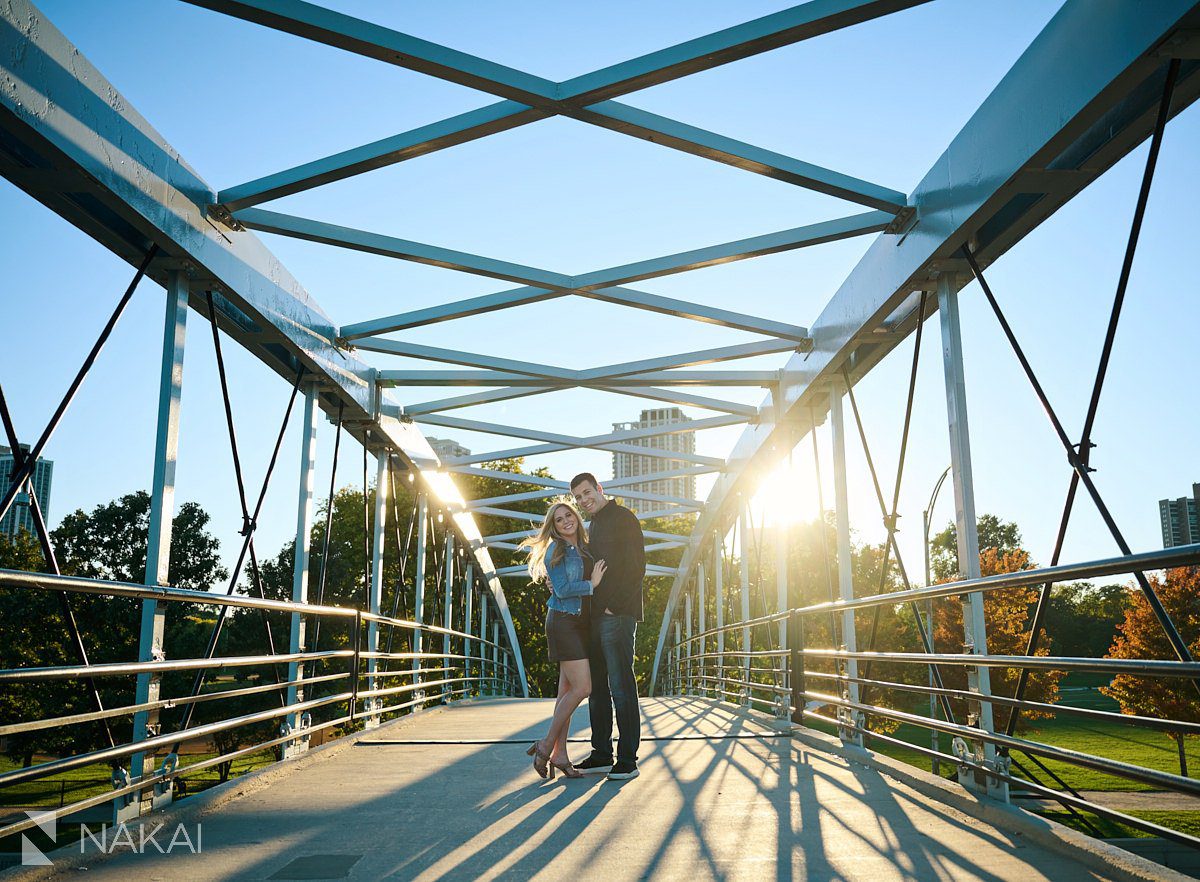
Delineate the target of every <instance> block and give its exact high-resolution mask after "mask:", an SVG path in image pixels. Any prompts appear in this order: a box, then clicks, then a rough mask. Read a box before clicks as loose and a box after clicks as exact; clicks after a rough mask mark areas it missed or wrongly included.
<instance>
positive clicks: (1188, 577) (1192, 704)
mask: <svg viewBox="0 0 1200 882" xmlns="http://www.w3.org/2000/svg"><path fill="white" fill-rule="evenodd" d="M1149 579H1150V584H1151V586H1152V587H1153V588H1154V593H1155V594H1157V595H1158V599H1159V600H1160V601H1162V605H1163V608H1164V609H1166V611H1167V615H1169V616H1170V617H1171V621H1172V622H1174V623H1175V627H1176V628H1177V629H1178V630H1179V634H1180V636H1181V637H1183V640H1184V642H1185V643H1186V644H1187V646H1188V649H1189V650H1190V651H1191V653H1192V656H1193V657H1195V656H1197V655H1200V567H1179V568H1177V569H1173V570H1167V572H1166V577H1165V578H1161V579H1160V578H1156V577H1153V576H1151V577H1149ZM1117 631H1118V634H1117V638H1116V639H1115V640H1114V641H1113V645H1112V647H1111V648H1110V649H1109V651H1108V655H1109V657H1111V658H1145V659H1174V658H1175V657H1176V656H1175V653H1174V652H1173V651H1172V649H1171V644H1170V643H1169V642H1168V640H1167V635H1166V634H1165V633H1163V629H1162V625H1160V624H1159V622H1158V618H1157V617H1156V616H1155V615H1154V611H1153V610H1152V609H1151V608H1150V604H1149V603H1148V602H1147V600H1146V597H1145V595H1143V594H1142V593H1141V592H1140V591H1139V592H1134V593H1133V603H1132V605H1131V606H1130V607H1129V608H1128V609H1127V610H1126V611H1125V621H1124V622H1122V623H1121V624H1120V625H1118V626H1117ZM1100 691H1101V692H1103V693H1104V694H1105V695H1108V696H1109V697H1110V698H1115V699H1116V700H1117V701H1118V702H1120V703H1121V712H1122V713H1125V714H1139V715H1142V716H1149V717H1158V718H1160V719H1165V720H1180V721H1183V722H1189V723H1197V722H1200V698H1198V697H1197V695H1196V690H1195V689H1194V688H1193V686H1192V684H1191V683H1189V682H1188V681H1187V680H1184V679H1176V678H1164V677H1136V676H1134V675H1132V674H1118V675H1117V676H1116V677H1114V678H1113V681H1112V683H1111V684H1110V685H1109V686H1107V687H1104V688H1101V690H1100ZM1170 737H1171V739H1172V740H1173V741H1174V742H1175V746H1176V748H1177V749H1178V751H1179V772H1180V774H1181V775H1187V773H1188V771H1187V754H1186V753H1185V752H1184V745H1183V734H1182V733H1180V732H1172V733H1170Z"/></svg>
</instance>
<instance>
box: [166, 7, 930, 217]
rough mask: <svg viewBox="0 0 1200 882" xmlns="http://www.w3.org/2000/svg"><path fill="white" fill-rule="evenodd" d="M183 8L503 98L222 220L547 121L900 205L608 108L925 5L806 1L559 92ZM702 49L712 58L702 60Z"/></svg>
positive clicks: (862, 188)
mask: <svg viewBox="0 0 1200 882" xmlns="http://www.w3.org/2000/svg"><path fill="white" fill-rule="evenodd" d="M188 2H191V3H193V4H194V5H196V6H202V7H205V8H208V9H213V10H216V11H219V12H223V13H225V14H227V15H231V16H235V17H237V18H241V19H244V20H246V21H252V22H255V23H256V24H260V25H263V26H266V27H270V28H274V29H276V30H281V31H285V32H287V33H291V34H295V35H297V36H300V37H303V38H305V39H309V40H314V41H316V42H320V43H324V44H326V45H329V46H334V47H337V48H339V49H343V50H345V51H347V52H353V53H355V54H358V55H363V56H366V57H368V58H373V59H376V60H378V61H383V62H386V63H389V64H394V65H397V66H399V67H403V68H406V69H408V70H414V71H417V72H420V73H423V74H426V75H428V76H433V77H438V78H440V79H444V80H447V81H449V82H453V83H457V84H459V85H463V86H468V87H470V88H473V89H478V90H480V91H483V92H488V93H490V94H493V95H497V96H499V97H500V98H503V99H506V100H505V101H503V102H501V103H500V104H494V105H492V106H490V107H487V108H483V109H481V110H480V111H477V112H476V113H475V115H470V114H467V115H460V116H459V117H456V118H454V119H453V120H443V121H442V122H439V123H435V124H434V125H433V126H427V127H423V129H422V130H418V131H417V132H409V133H403V134H400V135H397V136H395V137H393V138H386V139H384V140H382V141H376V142H374V143H373V144H369V145H366V146H364V147H359V148H355V149H354V150H351V151H343V152H342V153H339V154H336V155H334V156H330V157H326V158H324V159H320V160H316V161H314V162H309V163H305V164H304V165H301V166H297V167H296V168H293V169H289V170H287V171H284V172H280V173H278V174H274V175H270V176H268V177H265V178H259V179H257V180H254V181H249V182H247V183H245V184H241V185H239V186H236V187H232V188H230V189H228V190H224V191H222V192H221V194H220V195H219V197H218V199H219V201H220V203H221V204H222V205H223V206H224V207H225V209H226V210H228V211H236V210H239V209H242V208H246V207H248V206H250V205H254V204H257V203H260V202H264V201H267V200H268V199H277V198H280V197H281V196H286V195H290V194H293V193H298V192H301V191H303V190H307V189H311V188H312V187H316V186H320V185H321V184H325V183H330V182H332V181H336V180H342V179H344V178H347V177H351V176H353V175H356V174H361V173H363V172H366V171H370V170H372V169H376V168H382V167H384V166H386V165H390V164H393V163H395V162H401V161H403V160H405V159H409V158H412V157H413V156H420V155H424V154H426V153H430V152H432V151H433V150H436V149H443V148H444V147H448V146H452V145H453V144H461V143H465V142H466V141H468V140H473V139H475V138H477V137H483V136H486V135H488V134H493V133H495V132H496V131H503V130H504V129H507V128H514V127H516V126H518V125H524V124H527V123H530V122H534V121H536V120H538V119H544V118H546V117H548V116H554V115H563V116H567V117H570V118H573V119H576V120H579V121H581V122H585V123H590V124H592V125H599V126H602V127H604V128H608V129H610V130H613V131H619V132H623V133H625V134H628V135H632V136H634V137H637V138H642V139H644V140H650V141H654V142H655V143H659V144H663V145H665V146H668V147H672V148H675V149H678V150H684V151H686V152H688V153H691V154H693V155H696V156H701V157H703V158H706V159H711V160H714V161H717V162H722V163H725V164H727V165H732V166H735V167H737V168H742V169H745V170H747V171H751V172H755V173H757V174H765V175H767V176H768V177H772V178H776V179H778V180H784V181H788V182H789V183H793V184H797V185H800V186H803V187H807V188H808V189H812V190H815V191H817V192H821V193H826V194H829V195H832V196H836V197H839V198H842V199H847V200H850V201H853V202H858V203H861V204H863V205H868V206H871V207H873V208H879V209H883V210H886V211H890V212H892V213H893V214H894V213H896V212H897V211H899V210H900V209H901V208H903V207H904V205H905V201H906V200H905V197H904V194H903V193H900V192H898V191H895V190H891V189H888V188H886V187H881V186H879V185H877V184H872V183H870V182H867V181H862V180H859V179H857V178H853V177H851V176H849V175H844V174H840V173H838V172H833V171H830V170H828V169H824V168H821V167H820V166H816V165H812V164H811V163H804V162H801V161H799V160H795V159H791V158H790V157H785V156H780V155H779V154H774V153H771V152H770V151H766V150H760V149H758V148H754V147H752V146H751V145H748V144H741V143H740V142H737V141H734V140H733V139H730V138H724V137H722V136H720V135H715V134H713V133H711V132H705V131H703V130H701V129H697V128H695V127H693V126H687V125H684V124H682V123H678V122H676V121H674V120H669V119H665V118H663V117H659V116H656V115H655V114H650V113H646V112H645V111H640V110H638V109H636V108H633V107H629V106H627V105H623V104H619V103H618V102H616V101H614V100H612V98H613V96H615V95H622V94H626V93H628V92H630V91H636V90H639V89H644V88H647V87H648V86H650V85H655V84H658V83H661V82H667V81H669V80H671V79H675V78H676V77H680V76H685V75H687V74H689V73H695V72H697V71H699V70H704V69H707V68H710V67H715V66H717V65H721V64H727V63H729V62H731V61H736V60H738V59H740V58H746V57H749V56H751V55H755V54H758V53H760V52H766V51H769V50H771V49H775V48H778V47H780V46H786V45H790V44H792V43H796V42H799V41H801V40H806V39H809V38H811V37H815V36H819V35H821V34H825V33H830V32H832V31H835V30H839V29H841V28H844V27H848V26H850V25H854V24H858V23H860V22H863V21H868V20H870V19H872V18H877V17H879V16H882V15H887V14H889V13H892V12H895V11H897V10H900V9H905V8H908V7H911V6H916V5H918V4H919V3H921V2H924V0H814V2H809V3H805V4H802V5H800V6H797V7H794V8H793V9H790V10H784V11H782V12H779V13H775V14H773V15H768V16H764V17H762V18H759V19H756V20H754V21H750V22H746V23H745V24H742V25H738V26H737V27H734V28H726V29H725V30H722V31H718V32H716V33H714V34H710V35H708V36H707V37H701V38H698V39H695V40H689V41H688V42H686V43H682V44H679V45H677V46H674V47H669V48H667V49H664V50H661V51H660V52H656V53H651V54H649V55H644V56H642V57H640V58H637V59H633V60H631V61H628V62H626V63H624V64H622V65H615V66H613V67H609V68H605V69H603V70H599V71H594V72H592V73H591V74H586V75H584V76H582V77H576V78H574V79H572V80H568V81H567V82H564V83H556V82H553V81H551V80H546V79H543V78H541V77H536V76H533V75H531V74H527V73H525V72H523V71H519V70H515V69H513V68H510V67H506V66H504V65H499V64H495V63H494V62H490V61H487V60H486V59H482V58H478V57H475V56H472V55H468V54H467V53H463V52H458V51H456V50H453V49H449V48H448V47H445V46H440V45H437V44H435V43H430V42H428V41H426V40H420V39H418V38H415V37H412V36H410V35H408V34H403V33H400V32H398V31H394V30H392V29H390V28H386V27H383V26H381V25H376V24H372V23H371V22H367V21H363V20H361V19H357V18H354V17H352V16H349V15H343V14H341V13H337V12H334V11H332V10H329V9H324V8H321V7H319V6H313V5H311V4H300V3H287V4H284V3H281V2H280V0H188ZM707 47H711V51H705V50H706V48H707ZM656 65H658V67H656ZM464 117H465V118H464Z"/></svg>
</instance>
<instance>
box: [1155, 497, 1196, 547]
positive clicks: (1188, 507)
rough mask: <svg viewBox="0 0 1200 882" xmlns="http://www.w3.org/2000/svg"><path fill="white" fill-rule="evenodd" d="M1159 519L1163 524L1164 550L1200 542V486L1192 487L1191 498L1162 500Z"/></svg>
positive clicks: (1159, 503)
mask: <svg viewBox="0 0 1200 882" xmlns="http://www.w3.org/2000/svg"><path fill="white" fill-rule="evenodd" d="M1158 517H1159V520H1160V521H1161V522H1162V537H1163V548H1172V547H1173V546H1176V545H1192V544H1194V543H1197V542H1200V484H1193V485H1192V495H1191V496H1180V497H1179V498H1178V499H1160V500H1159V501H1158Z"/></svg>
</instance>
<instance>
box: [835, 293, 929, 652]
mask: <svg viewBox="0 0 1200 882" xmlns="http://www.w3.org/2000/svg"><path fill="white" fill-rule="evenodd" d="M927 297H928V294H927V293H926V292H925V291H922V292H921V300H920V303H919V305H918V306H917V330H916V335H915V339H914V341H913V356H912V368H911V370H910V372H909V378H908V396H907V398H906V400H905V407H904V428H903V430H902V431H901V434H900V455H899V457H898V459H897V462H896V483H895V488H894V490H893V493H892V507H891V511H890V512H889V511H888V509H887V508H886V507H885V506H884V502H883V493H882V492H881V490H880V486H879V479H878V477H877V476H876V474H875V466H874V463H873V462H872V461H871V455H870V452H869V450H868V448H867V436H866V433H865V431H864V430H863V424H862V420H861V419H860V418H859V414H858V405H857V403H856V402H855V399H854V392H853V387H851V385H850V378H849V377H846V389H847V391H848V393H849V394H850V401H851V404H853V406H854V419H855V423H856V424H857V425H858V434H859V437H860V438H861V439H862V443H863V450H864V451H866V452H867V464H868V465H869V466H870V467H871V479H872V481H874V483H875V495H876V496H877V497H878V499H879V507H880V510H881V511H880V513H881V514H882V515H883V526H884V528H885V529H886V530H887V534H888V538H887V542H886V543H885V544H884V549H883V563H882V564H881V566H880V568H879V589H878V591H877V592H876V593H877V594H882V593H883V589H884V587H885V586H886V585H887V572H888V563H889V557H890V554H891V551H892V548H893V546H895V544H896V543H895V537H896V521H897V519H898V518H899V514H898V513H897V509H898V508H899V506H900V487H901V483H902V481H903V478H904V463H905V459H906V455H907V452H908V435H909V431H910V429H911V428H912V410H913V400H914V398H915V396H916V391H917V368H918V367H919V366H920V362H921V340H922V337H923V336H924V331H925V302H926V298H927ZM896 565H897V566H898V567H899V568H900V570H901V572H902V573H903V572H904V562H903V561H902V560H901V558H900V549H899V547H898V546H896ZM904 581H905V586H907V585H908V577H907V574H905V580H904ZM882 609H883V608H882V607H879V606H877V607H875V610H874V612H873V613H872V615H871V633H870V636H869V637H868V638H867V649H868V650H870V649H873V648H874V646H875V638H876V635H877V634H878V632H879V616H880V612H881V610H882ZM916 610H917V607H916V605H915V604H914V605H913V612H914V614H916ZM929 630H930V633H932V631H933V621H932V619H931V620H930V622H929ZM930 651H932V643H931V644H930ZM866 670H868V671H869V670H870V665H867V666H866Z"/></svg>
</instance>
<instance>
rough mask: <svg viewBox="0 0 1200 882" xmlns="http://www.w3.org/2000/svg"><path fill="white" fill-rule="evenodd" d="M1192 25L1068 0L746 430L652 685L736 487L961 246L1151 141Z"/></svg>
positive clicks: (853, 372) (1129, 6)
mask: <svg viewBox="0 0 1200 882" xmlns="http://www.w3.org/2000/svg"><path fill="white" fill-rule="evenodd" d="M1198 26H1200V3H1196V2H1193V0H1163V2H1158V3H1152V4H1143V3H1136V2H1109V3H1095V2H1092V0H1069V2H1067V3H1066V4H1065V5H1064V6H1063V8H1062V9H1061V10H1059V12H1058V13H1057V14H1056V15H1055V16H1054V18H1053V19H1051V21H1050V22H1049V23H1048V24H1047V25H1046V27H1045V28H1044V29H1043V31H1042V32H1041V33H1040V34H1039V35H1038V36H1037V38H1035V40H1034V41H1033V43H1032V44H1031V45H1030V47H1029V48H1028V49H1027V50H1026V51H1025V53H1024V54H1023V55H1022V56H1021V58H1020V59H1018V61H1017V62H1016V63H1015V64H1014V65H1013V67H1012V68H1011V69H1010V70H1009V72H1008V73H1007V74H1006V75H1005V77H1004V79H1003V80H1002V81H1001V82H1000V83H999V84H998V85H997V86H996V88H995V89H994V90H993V91H992V93H991V94H990V95H989V96H988V97H987V99H986V100H985V101H984V102H983V103H982V104H981V105H980V107H979V109H978V110H977V111H976V112H975V114H974V115H973V116H972V117H971V119H970V120H969V121H968V122H967V124H966V125H965V126H964V127H963V129H962V131H960V132H959V134H958V135H957V136H956V137H955V138H954V140H953V141H952V142H951V143H950V145H949V146H948V147H947V149H946V151H945V152H944V153H943V154H942V155H941V157H940V158H939V159H938V161H937V162H936V163H935V164H934V165H933V167H932V168H931V169H930V170H929V172H928V173H927V174H926V175H925V176H924V178H923V179H922V180H921V183H920V184H918V185H917V188H916V189H915V190H914V191H913V193H912V195H911V196H910V197H909V204H910V205H912V206H914V207H915V208H916V221H915V223H913V224H912V225H911V226H910V227H909V228H908V229H907V230H906V231H905V234H904V235H903V236H902V237H901V238H900V240H899V241H897V239H896V238H895V237H880V238H879V239H878V240H877V241H876V242H875V243H873V244H872V245H871V247H870V249H869V250H868V251H867V253H866V254H865V255H864V256H863V258H862V259H861V260H860V261H859V263H858V264H857V265H856V266H855V267H854V269H853V270H852V271H851V272H850V274H849V276H848V277H847V279H846V281H845V282H844V283H843V284H842V285H841V287H839V289H838V291H837V292H836V293H835V294H834V296H833V297H832V298H831V299H830V301H829V303H828V304H827V305H826V306H825V308H824V309H823V310H822V312H821V314H820V316H819V317H818V319H817V320H816V322H814V324H813V326H812V328H811V331H810V333H811V335H812V338H813V350H812V352H810V353H808V354H807V355H806V356H804V357H793V358H792V359H791V360H790V361H789V363H788V365H787V366H786V367H785V368H784V370H783V372H782V374H783V379H782V381H781V383H780V385H779V387H778V389H777V394H776V396H775V397H774V398H773V399H768V400H767V401H766V402H764V405H763V407H764V409H765V408H766V407H768V406H771V405H774V406H776V407H778V408H779V409H780V411H781V418H780V420H779V421H777V422H773V423H769V424H768V423H758V424H752V425H749V426H747V428H746V430H745V431H744V432H743V434H742V437H741V438H740V439H739V440H738V442H737V444H736V446H735V447H734V450H733V452H732V453H731V454H730V457H729V466H728V468H727V470H726V471H725V473H724V474H722V475H721V476H720V477H719V478H718V480H717V483H716V484H715V485H714V487H713V489H712V492H711V493H710V494H709V497H708V500H707V502H706V505H705V510H704V513H703V514H702V515H701V516H700V519H699V520H698V521H697V524H696V528H695V530H694V532H693V534H692V542H691V544H690V545H689V547H688V549H687V551H686V552H685V553H684V558H683V561H682V562H681V565H680V568H679V570H678V572H677V573H676V575H675V580H674V584H673V585H672V587H671V593H670V596H669V599H668V601H667V611H666V614H665V615H664V618H663V624H662V628H661V630H660V632H659V637H658V644H657V647H656V650H655V656H654V672H653V674H652V676H651V683H652V684H654V683H655V682H656V681H657V676H658V667H659V663H660V661H661V657H662V650H663V647H664V644H665V642H666V638H667V632H668V625H669V622H670V621H671V619H672V617H673V615H674V612H675V609H676V607H677V606H678V603H679V597H680V594H681V592H682V591H683V589H684V586H685V585H686V583H687V580H688V579H689V578H690V575H691V572H692V570H693V569H695V567H696V565H697V564H698V563H699V562H700V555H701V554H702V552H703V545H704V541H703V540H704V538H705V537H706V536H708V535H709V534H713V533H719V532H723V530H724V529H725V528H726V527H727V526H728V524H729V523H730V518H731V517H733V516H734V509H735V508H736V502H737V498H738V490H739V488H740V487H742V486H743V485H745V484H746V483H748V482H751V481H753V480H755V479H757V478H758V477H760V476H761V475H762V474H764V473H765V472H766V471H767V470H769V469H770V468H771V467H772V466H773V465H774V464H775V463H776V462H777V461H778V460H779V459H780V458H781V457H782V456H783V455H785V454H786V451H787V450H790V449H791V448H792V447H793V446H794V445H795V444H796V443H797V442H798V441H799V440H801V439H802V438H803V437H804V436H805V435H806V434H807V432H808V431H809V427H810V426H811V422H810V420H809V419H808V418H807V417H808V415H809V414H811V413H813V412H821V413H823V412H824V411H825V409H826V408H825V406H824V405H823V404H822V401H821V399H822V398H824V397H826V396H827V394H828V388H829V382H830V380H831V379H832V378H834V377H836V376H838V375H840V374H841V373H842V372H843V371H844V372H845V373H846V375H847V376H848V377H849V378H850V380H851V382H853V381H855V380H856V379H858V378H861V377H862V376H863V375H864V374H865V373H866V372H868V371H869V370H870V369H871V368H872V367H873V366H874V365H875V364H877V363H878V362H879V361H880V360H881V359H882V358H883V357H884V356H885V355H886V354H887V353H888V352H889V351H891V349H893V348H894V347H895V346H896V345H898V344H899V342H900V341H901V340H903V339H905V338H906V337H907V336H908V334H909V333H911V332H912V331H913V330H914V328H915V326H916V320H917V319H916V316H915V308H916V298H915V297H914V294H913V292H917V291H922V290H931V289H932V288H933V287H934V285H935V280H936V278H937V276H938V275H940V274H942V273H947V272H949V273H957V274H959V275H961V276H962V280H963V281H964V282H965V281H966V280H967V279H968V278H969V274H968V272H967V267H966V266H964V265H961V264H963V263H964V262H963V261H961V260H960V259H957V258H956V253H957V252H958V251H959V249H960V248H961V247H962V245H963V244H964V243H967V242H968V241H969V242H970V243H971V245H972V248H973V250H974V252H975V254H977V255H979V258H980V260H981V262H982V263H983V264H989V263H991V262H992V261H994V260H996V259H997V258H998V257H1000V256H1001V255H1002V254H1004V253H1005V252H1006V251H1007V250H1008V249H1009V248H1011V247H1012V246H1013V245H1014V244H1015V243H1016V242H1018V241H1020V240H1021V239H1022V238H1023V237H1024V236H1025V235H1027V234H1028V233H1029V232H1031V231H1032V230H1033V229H1034V228H1036V227H1037V226H1038V225H1039V224H1040V223H1041V222H1042V221H1043V220H1045V219H1046V218H1048V217H1049V216H1050V215H1051V214H1053V213H1054V212H1055V211H1056V210H1057V209H1058V208H1060V207H1061V206H1062V205H1063V204H1065V203H1066V202H1068V201H1069V200H1070V199H1071V198H1073V197H1074V196H1075V195H1076V194H1077V193H1079V192H1080V191H1081V190H1083V189H1084V188H1085V187H1086V186H1087V185H1088V184H1090V183H1091V182H1092V181H1094V180H1095V179H1096V178H1097V177H1099V176H1100V175H1101V174H1103V173H1104V172H1105V171H1106V170H1107V169H1108V168H1109V167H1111V166H1112V165H1113V164H1114V163H1115V162H1116V161H1117V160H1119V159H1120V158H1121V157H1123V156H1125V155H1126V154H1127V153H1129V152H1130V151H1131V150H1132V149H1134V148H1135V147H1136V146H1137V145H1138V144H1140V143H1141V142H1142V141H1143V140H1145V139H1146V138H1147V137H1148V136H1149V134H1150V133H1151V131H1152V129H1153V125H1154V117H1155V114H1156V112H1157V109H1158V104H1159V101H1160V98H1161V94H1162V81H1163V77H1164V76H1165V69H1166V65H1167V63H1168V60H1169V59H1170V57H1171V56H1172V52H1173V51H1174V50H1173V48H1172V47H1175V46H1183V47H1184V51H1186V44H1187V41H1186V40H1184V39H1183V37H1184V36H1186V34H1185V33H1184V32H1187V31H1194V29H1196V28H1197V27H1198ZM1198 74H1200V63H1198V62H1196V61H1195V60H1192V61H1189V62H1185V64H1184V67H1183V70H1182V71H1181V74H1180V78H1179V82H1178V85H1177V86H1176V90H1175V97H1174V102H1173V105H1172V108H1171V113H1172V115H1174V114H1176V113H1178V112H1179V111H1180V110H1182V109H1183V108H1184V107H1186V106H1188V105H1189V104H1191V103H1192V102H1193V101H1195V100H1196V98H1197V97H1198V96H1200V75H1198ZM879 328H886V329H887V330H888V332H889V333H886V334H881V335H876V334H874V333H873V332H874V331H875V330H876V329H879ZM801 416H803V417H805V418H804V419H801V418H800V417H801ZM651 688H653V686H652V687H651Z"/></svg>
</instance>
